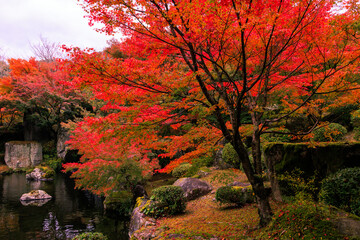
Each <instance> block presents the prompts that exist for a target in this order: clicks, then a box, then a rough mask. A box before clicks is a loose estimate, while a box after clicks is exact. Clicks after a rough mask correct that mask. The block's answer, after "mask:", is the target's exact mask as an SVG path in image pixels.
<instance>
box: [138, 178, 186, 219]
mask: <svg viewBox="0 0 360 240" xmlns="http://www.w3.org/2000/svg"><path fill="white" fill-rule="evenodd" d="M185 209H186V201H185V198H184V191H183V190H182V188H181V187H179V186H173V185H167V186H161V187H158V188H156V189H154V190H153V191H152V196H151V197H150V200H149V201H148V202H147V204H145V206H144V207H143V208H142V209H141V212H143V213H145V214H146V215H149V216H152V217H155V218H156V217H161V216H167V215H175V214H178V213H182V212H184V211H185Z"/></svg>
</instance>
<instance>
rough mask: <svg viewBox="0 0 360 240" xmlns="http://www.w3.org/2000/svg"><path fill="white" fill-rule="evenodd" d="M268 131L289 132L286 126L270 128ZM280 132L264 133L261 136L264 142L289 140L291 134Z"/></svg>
mask: <svg viewBox="0 0 360 240" xmlns="http://www.w3.org/2000/svg"><path fill="white" fill-rule="evenodd" d="M269 131H274V132H281V133H289V132H290V131H289V130H288V129H286V128H272V129H269ZM281 133H265V134H263V135H262V136H261V137H262V139H263V140H265V141H266V142H290V140H291V135H289V134H281Z"/></svg>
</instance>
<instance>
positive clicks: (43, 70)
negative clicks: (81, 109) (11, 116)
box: [0, 58, 82, 140]
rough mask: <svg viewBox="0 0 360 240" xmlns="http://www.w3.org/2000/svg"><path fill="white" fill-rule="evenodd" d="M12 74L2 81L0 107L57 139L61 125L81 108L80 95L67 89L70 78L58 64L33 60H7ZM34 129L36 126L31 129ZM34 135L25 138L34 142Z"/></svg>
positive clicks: (0, 82)
mask: <svg viewBox="0 0 360 240" xmlns="http://www.w3.org/2000/svg"><path fill="white" fill-rule="evenodd" d="M8 62H9V68H10V72H9V75H8V76H4V77H2V78H0V90H1V103H2V104H3V105H4V106H5V108H7V109H12V111H14V112H16V113H17V114H21V115H22V116H23V119H24V120H23V122H24V123H26V122H27V124H29V119H32V120H31V121H30V124H31V125H42V126H43V127H45V128H46V129H47V131H49V132H50V133H52V137H54V139H56V137H57V132H58V130H59V129H60V123H61V122H63V121H65V120H66V119H67V118H69V116H70V115H71V114H73V113H72V112H73V111H74V110H75V109H76V107H77V106H78V105H79V104H80V101H81V99H82V98H81V95H80V94H79V93H78V91H76V90H74V89H72V88H70V87H68V86H66V85H65V84H64V83H65V82H67V81H69V78H70V77H69V75H68V74H67V73H66V72H64V71H62V70H61V69H60V68H59V64H58V62H56V61H52V62H44V61H36V60H35V59H34V58H30V59H29V60H24V59H8ZM30 127H31V128H32V127H34V126H30ZM33 137H35V136H33V134H31V133H30V135H29V136H25V139H26V140H33Z"/></svg>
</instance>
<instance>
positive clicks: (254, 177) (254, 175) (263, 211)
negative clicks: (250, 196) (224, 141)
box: [233, 136, 273, 227]
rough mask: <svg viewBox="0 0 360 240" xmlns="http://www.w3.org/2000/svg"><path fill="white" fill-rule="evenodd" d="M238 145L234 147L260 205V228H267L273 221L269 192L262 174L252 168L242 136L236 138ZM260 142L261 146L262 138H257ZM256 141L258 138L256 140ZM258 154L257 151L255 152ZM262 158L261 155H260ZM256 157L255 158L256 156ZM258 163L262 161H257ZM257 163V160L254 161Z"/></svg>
mask: <svg viewBox="0 0 360 240" xmlns="http://www.w3.org/2000/svg"><path fill="white" fill-rule="evenodd" d="M234 140H236V143H237V144H234V145H233V147H234V149H235V150H236V152H237V153H238V155H239V158H240V160H241V163H242V166H243V169H244V172H245V174H246V176H247V178H248V180H249V182H250V184H251V186H252V188H253V191H254V194H255V197H256V201H257V205H258V213H259V217H260V223H259V226H260V227H265V226H266V225H268V224H269V223H270V221H271V219H272V215H273V213H272V210H271V207H270V203H269V195H270V194H269V192H268V191H266V189H265V186H264V181H263V178H262V176H261V174H262V173H261V172H257V171H256V169H255V170H254V168H253V167H252V164H251V162H250V159H249V154H248V153H247V151H246V148H245V146H244V144H243V143H242V141H241V139H240V136H239V138H235V139H234ZM257 140H258V141H259V142H258V143H257V144H260V138H257ZM255 141H256V138H255ZM255 152H256V151H255ZM258 156H260V157H261V154H260V155H258ZM254 157H255V156H254ZM257 160H258V161H259V160H261V159H257ZM254 161H255V160H254Z"/></svg>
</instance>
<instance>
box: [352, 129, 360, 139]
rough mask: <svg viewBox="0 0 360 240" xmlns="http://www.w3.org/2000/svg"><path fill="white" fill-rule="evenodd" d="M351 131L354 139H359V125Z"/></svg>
mask: <svg viewBox="0 0 360 240" xmlns="http://www.w3.org/2000/svg"><path fill="white" fill-rule="evenodd" d="M353 132H354V133H355V136H354V138H355V140H356V141H360V127H356V128H354V130H353Z"/></svg>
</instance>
